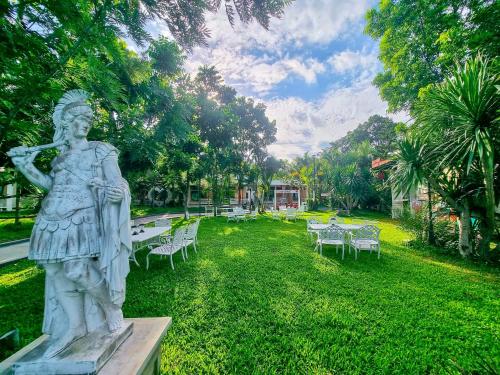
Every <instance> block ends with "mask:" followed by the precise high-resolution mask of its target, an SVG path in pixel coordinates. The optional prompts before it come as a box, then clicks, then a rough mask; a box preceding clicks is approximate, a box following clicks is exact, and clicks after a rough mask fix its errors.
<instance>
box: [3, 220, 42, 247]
mask: <svg viewBox="0 0 500 375" xmlns="http://www.w3.org/2000/svg"><path fill="white" fill-rule="evenodd" d="M34 223H35V219H34V218H29V219H20V224H19V225H15V224H14V219H0V243H2V242H9V241H14V240H19V239H24V238H29V237H30V235H31V229H32V228H33V224H34Z"/></svg>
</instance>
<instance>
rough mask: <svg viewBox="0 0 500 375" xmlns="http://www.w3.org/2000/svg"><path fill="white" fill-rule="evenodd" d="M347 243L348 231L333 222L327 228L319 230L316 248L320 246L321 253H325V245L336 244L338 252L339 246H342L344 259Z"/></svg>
mask: <svg viewBox="0 0 500 375" xmlns="http://www.w3.org/2000/svg"><path fill="white" fill-rule="evenodd" d="M345 244H346V232H345V230H343V229H342V228H340V227H339V226H337V225H335V224H332V225H331V226H329V227H328V228H326V229H323V230H320V231H319V232H318V239H317V241H316V248H318V247H319V253H320V255H323V245H335V252H336V253H338V251H339V246H340V245H341V246H342V259H344V250H345Z"/></svg>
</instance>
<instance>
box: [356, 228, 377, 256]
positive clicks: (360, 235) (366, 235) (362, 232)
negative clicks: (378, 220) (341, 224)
mask: <svg viewBox="0 0 500 375" xmlns="http://www.w3.org/2000/svg"><path fill="white" fill-rule="evenodd" d="M350 236H351V238H350V241H349V246H351V247H353V248H354V257H355V259H358V252H360V251H362V250H365V251H369V252H370V254H371V253H372V251H377V258H378V259H380V238H379V237H380V229H379V228H377V227H376V226H374V225H364V226H362V227H361V228H360V229H358V230H355V231H353V232H351V234H350Z"/></svg>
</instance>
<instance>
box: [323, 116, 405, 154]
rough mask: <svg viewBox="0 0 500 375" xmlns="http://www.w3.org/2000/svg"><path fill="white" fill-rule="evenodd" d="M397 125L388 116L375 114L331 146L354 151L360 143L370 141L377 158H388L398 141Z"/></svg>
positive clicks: (343, 150)
mask: <svg viewBox="0 0 500 375" xmlns="http://www.w3.org/2000/svg"><path fill="white" fill-rule="evenodd" d="M397 126H398V124H396V123H395V122H394V121H392V120H391V119H390V118H388V117H383V116H379V115H373V116H370V118H368V120H366V122H364V123H362V124H359V125H358V126H357V127H356V129H354V130H352V131H349V132H348V133H347V135H346V136H344V137H342V138H340V139H338V140H336V141H334V142H332V143H331V148H333V149H336V150H339V151H341V152H348V151H353V150H354V149H356V148H357V147H358V145H360V144H362V143H364V142H368V143H369V144H370V146H371V147H372V151H373V156H374V157H375V158H382V159H385V158H387V157H388V156H389V155H390V154H391V152H392V151H394V150H395V149H396V148H397V147H396V142H397Z"/></svg>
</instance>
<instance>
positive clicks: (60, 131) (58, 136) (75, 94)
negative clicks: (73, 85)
mask: <svg viewBox="0 0 500 375" xmlns="http://www.w3.org/2000/svg"><path fill="white" fill-rule="evenodd" d="M88 98H89V94H88V93H87V92H86V91H84V90H70V91H68V92H66V93H65V94H64V95H63V96H62V97H61V99H59V102H58V103H57V105H56V107H55V108H54V113H53V114H52V121H53V122H54V127H55V133H54V142H58V141H60V140H63V139H64V138H65V137H66V134H65V133H66V128H67V123H66V121H65V119H66V114H67V113H68V112H69V111H71V110H72V109H74V108H77V107H85V108H90V106H89V104H88V102H87V101H88Z"/></svg>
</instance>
